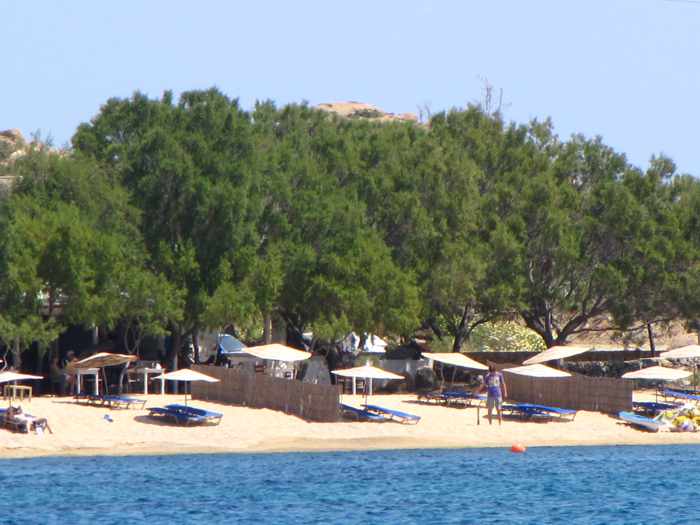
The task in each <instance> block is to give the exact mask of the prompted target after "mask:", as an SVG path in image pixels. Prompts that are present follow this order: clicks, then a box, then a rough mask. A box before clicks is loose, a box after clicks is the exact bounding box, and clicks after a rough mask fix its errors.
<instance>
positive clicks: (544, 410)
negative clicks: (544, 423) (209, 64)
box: [503, 403, 577, 421]
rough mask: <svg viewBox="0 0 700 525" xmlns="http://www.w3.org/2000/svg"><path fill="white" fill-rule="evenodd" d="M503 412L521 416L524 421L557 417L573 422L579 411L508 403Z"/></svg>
mask: <svg viewBox="0 0 700 525" xmlns="http://www.w3.org/2000/svg"><path fill="white" fill-rule="evenodd" d="M503 410H504V411H508V412H509V413H510V414H512V415H519V416H520V417H521V418H523V419H553V418H555V417H557V418H559V419H562V420H565V421H573V420H574V418H576V414H577V411H576V410H573V409H571V408H559V407H550V406H547V405H536V404H533V403H506V404H504V405H503Z"/></svg>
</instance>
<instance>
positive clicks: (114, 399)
mask: <svg viewBox="0 0 700 525" xmlns="http://www.w3.org/2000/svg"><path fill="white" fill-rule="evenodd" d="M102 403H103V404H104V405H107V406H109V408H126V409H129V408H131V407H132V406H136V407H138V408H140V409H141V410H143V408H144V407H145V406H146V400H145V399H139V398H138V397H131V396H119V395H106V396H102Z"/></svg>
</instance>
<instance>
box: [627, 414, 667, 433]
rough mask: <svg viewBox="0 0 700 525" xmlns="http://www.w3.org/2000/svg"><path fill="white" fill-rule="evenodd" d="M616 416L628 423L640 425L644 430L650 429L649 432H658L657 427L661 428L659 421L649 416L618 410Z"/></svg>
mask: <svg viewBox="0 0 700 525" xmlns="http://www.w3.org/2000/svg"><path fill="white" fill-rule="evenodd" d="M618 417H619V418H620V419H621V420H622V421H624V422H625V423H628V424H629V425H632V426H635V427H641V428H643V429H645V430H650V431H651V432H658V431H659V428H661V422H660V421H657V420H656V419H652V418H650V417H645V416H640V415H639V414H635V413H634V412H620V413H619V414H618Z"/></svg>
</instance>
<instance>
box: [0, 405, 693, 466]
mask: <svg viewBox="0 0 700 525" xmlns="http://www.w3.org/2000/svg"><path fill="white" fill-rule="evenodd" d="M182 400H183V398H182V396H159V395H153V396H148V403H147V405H146V407H148V406H162V405H164V404H167V403H175V402H182ZM343 401H344V402H346V403H350V404H355V405H356V406H359V404H360V403H361V401H362V398H360V397H359V396H358V397H356V398H353V396H344V399H343ZM372 402H373V403H374V404H377V405H382V406H386V407H388V408H396V409H399V410H402V411H404V412H410V413H412V414H416V415H419V416H421V417H422V420H421V421H420V422H419V423H418V424H417V425H401V424H398V423H393V422H390V423H364V422H362V423H361V422H342V423H308V422H306V421H303V420H301V419H299V418H297V417H294V416H288V415H286V414H283V413H281V412H275V411H272V410H267V409H263V410H258V409H251V408H243V407H236V406H229V405H219V404H215V403H208V402H203V401H191V402H190V403H191V404H193V405H195V406H200V407H202V408H207V409H210V410H215V411H219V412H223V413H224V418H223V420H222V421H221V424H220V425H218V426H192V427H179V426H175V425H171V424H166V423H162V422H159V421H155V420H152V419H150V418H148V417H147V414H148V410H147V409H146V410H109V409H107V408H99V407H94V406H86V405H78V404H76V403H75V402H74V401H73V400H72V399H70V398H51V397H44V398H35V399H34V400H33V401H31V402H25V403H24V404H23V408H24V410H25V411H26V412H29V413H31V414H33V415H35V416H37V417H46V418H48V420H49V424H50V426H51V428H52V429H53V434H48V433H46V434H44V435H35V434H33V433H31V434H20V433H14V432H11V431H9V430H6V429H0V457H28V456H41V455H131V454H179V453H192V452H278V451H314V450H372V449H374V450H377V449H400V448H444V447H510V446H511V445H512V444H514V443H522V444H523V445H525V446H526V447H533V446H555V445H642V444H643V445H650V444H675V443H677V444H689V443H700V433H697V434H695V433H650V432H644V431H641V430H637V429H634V428H631V427H629V426H627V425H624V424H622V423H620V422H619V421H618V420H616V419H614V418H612V417H609V416H606V415H603V414H599V413H594V412H579V413H578V415H577V416H576V419H575V421H573V422H556V421H553V422H549V423H527V422H521V421H517V420H507V421H504V423H503V426H500V427H499V426H498V424H497V421H495V422H494V424H493V425H491V426H489V424H488V421H487V420H486V419H485V417H484V416H485V411H484V410H482V411H481V415H482V418H481V424H480V425H479V426H477V424H476V423H477V421H476V409H475V408H466V409H459V408H447V407H443V406H437V405H425V404H418V403H416V402H415V396H413V395H391V396H381V395H378V396H373V398H372ZM105 414H109V415H110V416H111V417H112V419H113V422H112V423H110V422H107V421H105V419H104V416H105Z"/></svg>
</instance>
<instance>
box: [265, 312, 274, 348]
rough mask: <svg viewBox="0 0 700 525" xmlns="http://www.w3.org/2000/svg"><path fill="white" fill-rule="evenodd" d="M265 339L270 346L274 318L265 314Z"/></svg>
mask: <svg viewBox="0 0 700 525" xmlns="http://www.w3.org/2000/svg"><path fill="white" fill-rule="evenodd" d="M263 337H264V338H265V344H266V345H269V344H270V343H271V342H272V316H271V315H270V314H269V313H266V314H265V321H264V324H263Z"/></svg>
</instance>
